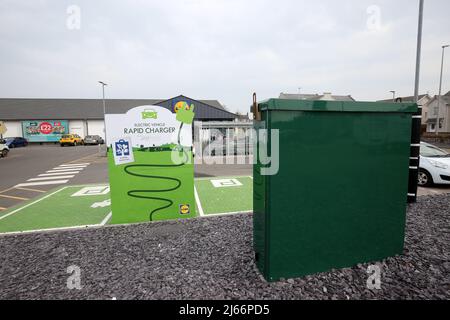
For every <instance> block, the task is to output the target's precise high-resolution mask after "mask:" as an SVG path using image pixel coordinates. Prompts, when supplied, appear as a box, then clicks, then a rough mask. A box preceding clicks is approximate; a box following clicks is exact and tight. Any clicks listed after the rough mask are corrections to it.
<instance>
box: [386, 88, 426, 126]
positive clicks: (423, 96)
mask: <svg viewBox="0 0 450 320" xmlns="http://www.w3.org/2000/svg"><path fill="white" fill-rule="evenodd" d="M432 99H433V98H432V97H431V96H430V95H429V94H421V95H419V100H418V101H417V103H418V104H419V105H421V106H422V126H426V123H427V121H428V114H429V104H430V102H431V100H432ZM395 101H397V102H400V101H401V102H414V96H409V97H397V98H395ZM378 102H393V99H386V100H379V101H378ZM424 130H425V129H424Z"/></svg>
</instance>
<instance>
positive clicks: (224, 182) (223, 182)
mask: <svg viewBox="0 0 450 320" xmlns="http://www.w3.org/2000/svg"><path fill="white" fill-rule="evenodd" d="M211 183H212V185H213V186H214V188H231V187H241V186H242V183H241V182H239V180H238V179H220V180H211Z"/></svg>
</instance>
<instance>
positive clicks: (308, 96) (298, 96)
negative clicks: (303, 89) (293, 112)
mask: <svg viewBox="0 0 450 320" xmlns="http://www.w3.org/2000/svg"><path fill="white" fill-rule="evenodd" d="M330 97H331V99H328V98H330ZM279 98H280V99H287V100H334V101H355V99H353V97H352V96H351V95H347V96H339V95H331V94H329V93H324V94H322V95H320V94H291V93H280V97H279Z"/></svg>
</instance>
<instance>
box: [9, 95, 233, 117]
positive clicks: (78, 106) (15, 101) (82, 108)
mask: <svg viewBox="0 0 450 320" xmlns="http://www.w3.org/2000/svg"><path fill="white" fill-rule="evenodd" d="M173 100H176V101H179V100H187V101H192V103H194V104H195V106H196V110H195V111H196V119H198V120H205V119H208V120H216V119H217V120H233V119H235V118H236V115H235V114H234V113H231V112H229V111H227V110H225V108H224V107H223V106H222V105H221V104H220V102H219V101H217V100H194V99H191V98H188V97H185V96H182V95H180V96H177V97H174V98H172V99H106V100H105V101H106V113H112V114H114V113H115V114H117V113H126V112H127V111H128V110H129V109H131V108H134V107H138V106H143V105H160V106H162V107H165V108H168V109H171V108H172V101H173ZM50 119H55V120H93V119H103V100H102V99H21V98H0V120H50Z"/></svg>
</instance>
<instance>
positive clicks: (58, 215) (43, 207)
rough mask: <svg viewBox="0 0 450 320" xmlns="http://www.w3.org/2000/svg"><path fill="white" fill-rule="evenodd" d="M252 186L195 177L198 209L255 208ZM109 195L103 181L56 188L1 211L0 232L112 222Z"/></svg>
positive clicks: (243, 180)
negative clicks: (99, 183)
mask: <svg viewBox="0 0 450 320" xmlns="http://www.w3.org/2000/svg"><path fill="white" fill-rule="evenodd" d="M252 190H253V180H252V178H251V177H231V178H229V177H223V178H222V177H217V178H207V179H196V180H195V191H196V208H197V213H200V215H203V216H214V215H219V214H234V213H241V212H249V211H252V207H253V201H252V194H253V193H252ZM110 197H111V194H110V188H109V186H108V185H103V184H102V185H81V186H65V187H61V188H58V189H54V190H51V191H49V192H47V193H45V194H43V195H42V196H40V197H38V198H36V199H32V200H30V201H27V202H24V203H22V204H20V205H18V206H15V207H12V208H10V209H8V210H6V211H2V212H1V213H0V233H15V232H32V231H43V230H50V229H56V230H58V229H66V228H79V227H86V226H102V225H105V224H107V223H109V222H110V218H111V202H110ZM200 208H201V210H200ZM195 217H197V215H195V216H192V218H195Z"/></svg>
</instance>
